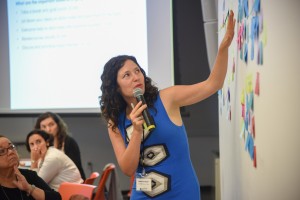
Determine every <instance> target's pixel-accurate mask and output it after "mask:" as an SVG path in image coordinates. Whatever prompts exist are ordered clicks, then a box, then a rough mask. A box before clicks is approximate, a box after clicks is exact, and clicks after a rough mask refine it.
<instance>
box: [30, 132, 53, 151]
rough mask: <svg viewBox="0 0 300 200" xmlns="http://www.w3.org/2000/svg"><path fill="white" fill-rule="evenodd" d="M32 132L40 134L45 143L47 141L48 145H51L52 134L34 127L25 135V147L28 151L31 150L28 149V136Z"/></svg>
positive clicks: (32, 133)
mask: <svg viewBox="0 0 300 200" xmlns="http://www.w3.org/2000/svg"><path fill="white" fill-rule="evenodd" d="M34 134H38V135H40V136H41V137H42V138H44V140H45V142H46V143H47V142H48V143H49V146H53V141H54V138H53V136H52V135H50V134H48V133H47V132H46V131H43V130H39V129H34V130H32V131H30V132H29V133H28V134H27V137H26V149H27V151H28V152H31V149H30V146H29V138H30V137H31V136H32V135H34Z"/></svg>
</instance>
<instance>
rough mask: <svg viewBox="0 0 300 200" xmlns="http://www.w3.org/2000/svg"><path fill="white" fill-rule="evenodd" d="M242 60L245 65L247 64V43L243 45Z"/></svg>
mask: <svg viewBox="0 0 300 200" xmlns="http://www.w3.org/2000/svg"><path fill="white" fill-rule="evenodd" d="M243 60H244V61H245V62H246V63H247V62H248V43H247V42H245V43H244V55H243Z"/></svg>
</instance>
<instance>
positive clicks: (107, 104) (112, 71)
mask: <svg viewBox="0 0 300 200" xmlns="http://www.w3.org/2000/svg"><path fill="white" fill-rule="evenodd" d="M127 60H131V61H133V62H134V63H135V64H136V65H137V66H138V67H139V68H140V70H141V72H142V73H143V75H144V79H145V93H144V98H145V100H146V102H147V106H148V108H153V106H154V101H155V100H156V99H157V95H158V88H157V87H156V86H154V85H153V84H152V79H151V78H150V77H148V76H147V75H146V73H145V71H144V70H143V69H142V68H141V66H140V65H139V64H138V62H137V60H136V58H135V57H134V56H129V55H119V56H116V57H113V58H111V59H110V60H109V61H108V62H107V63H106V64H105V65H104V69H103V73H102V75H101V80H102V85H101V87H100V89H101V91H102V96H100V97H99V99H100V101H99V103H100V109H101V112H102V116H103V118H104V119H105V121H106V122H107V123H108V126H109V127H110V126H112V130H113V131H114V132H115V130H116V127H117V126H118V124H119V121H118V118H119V115H120V113H121V112H122V111H123V110H125V109H126V102H125V100H124V99H123V97H122V96H121V94H120V93H119V92H118V88H119V86H118V84H117V74H118V71H119V70H120V69H121V68H122V67H123V66H124V63H125V61H127ZM155 111H156V110H155ZM109 120H111V121H112V122H113V124H110V123H109Z"/></svg>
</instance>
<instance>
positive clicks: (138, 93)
mask: <svg viewBox="0 0 300 200" xmlns="http://www.w3.org/2000/svg"><path fill="white" fill-rule="evenodd" d="M133 95H134V97H135V98H136V100H137V101H138V102H140V101H141V102H143V103H142V104H143V105H144V104H146V101H145V98H144V96H143V93H142V89H141V88H135V89H134V90H133ZM142 114H143V118H144V121H145V123H144V125H143V126H144V128H145V129H146V130H148V131H149V132H150V131H152V130H154V129H155V122H154V119H153V117H152V116H151V115H150V113H149V111H148V108H146V109H145V110H143V112H142Z"/></svg>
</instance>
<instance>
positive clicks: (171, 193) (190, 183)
mask: <svg viewBox="0 0 300 200" xmlns="http://www.w3.org/2000/svg"><path fill="white" fill-rule="evenodd" d="M154 107H155V108H156V110H157V112H155V110H154V109H149V112H150V114H151V115H152V116H153V118H154V121H155V124H156V128H155V129H154V130H153V131H151V132H150V133H144V136H143V137H142V138H141V155H143V156H141V159H140V160H143V165H142V161H141V162H140V163H139V166H138V169H137V172H136V176H138V175H139V174H141V173H142V170H143V168H144V169H145V171H146V177H147V178H151V180H152V191H150V192H148V191H147V192H145V191H137V190H136V180H135V181H134V184H133V187H132V193H131V200H144V199H156V200H183V199H186V200H200V186H199V182H198V179H197V176H196V173H195V171H194V168H193V166H192V162H191V158H190V151H189V144H188V140H187V134H186V130H185V127H184V125H182V126H177V125H175V124H174V123H173V122H172V121H171V120H170V119H169V117H168V115H167V112H166V110H165V108H164V106H163V104H162V101H161V99H160V96H159V95H158V97H157V100H156V102H155V104H154ZM119 122H120V123H119V126H118V128H119V130H120V131H121V134H122V137H123V139H124V142H125V144H126V146H127V145H128V142H129V140H130V134H131V132H132V125H131V121H130V120H128V119H127V118H126V115H125V112H123V113H121V115H120V117H119ZM142 151H143V152H142ZM142 157H143V158H144V159H142Z"/></svg>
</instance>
